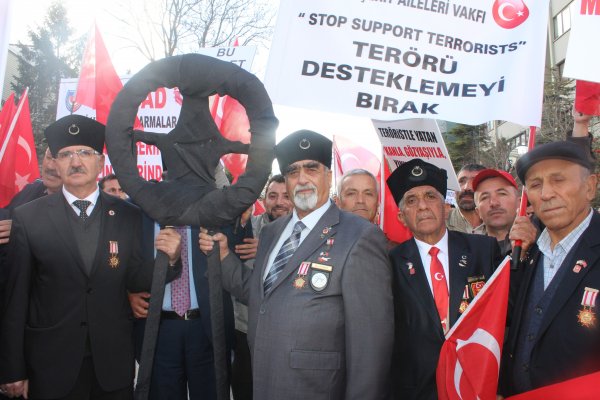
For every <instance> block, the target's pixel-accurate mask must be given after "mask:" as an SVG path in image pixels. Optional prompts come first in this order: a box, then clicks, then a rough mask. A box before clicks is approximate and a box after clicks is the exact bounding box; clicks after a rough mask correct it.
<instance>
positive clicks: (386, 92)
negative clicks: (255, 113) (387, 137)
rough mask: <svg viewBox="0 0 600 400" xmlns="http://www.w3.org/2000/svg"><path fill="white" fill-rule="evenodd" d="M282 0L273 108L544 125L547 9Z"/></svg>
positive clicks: (270, 75)
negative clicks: (291, 107) (281, 106)
mask: <svg viewBox="0 0 600 400" xmlns="http://www.w3.org/2000/svg"><path fill="white" fill-rule="evenodd" d="M526 3H527V4H525V3H522V2H521V0H480V1H476V2H474V1H472V0H448V1H439V0H328V1H323V0H302V1H299V0H282V1H281V6H280V10H279V16H278V21H277V26H276V29H275V34H274V38H273V43H272V46H271V51H270V55H269V63H268V66H267V73H266V78H265V85H266V87H267V90H268V92H269V94H270V96H271V98H272V100H273V102H274V103H275V104H281V105H287V106H293V107H302V108H310V109H317V110H325V111H331V112H340V113H346V114H352V115H355V116H362V117H368V118H372V119H380V120H397V119H406V118H418V117H421V118H435V119H443V120H448V121H455V122H461V123H465V124H473V125H474V124H480V123H484V122H486V121H490V120H506V121H511V122H515V123H518V124H521V125H536V126H539V125H540V121H541V110H542V92H543V80H544V61H545V53H546V26H547V20H548V0H536V1H532V0H527V1H526Z"/></svg>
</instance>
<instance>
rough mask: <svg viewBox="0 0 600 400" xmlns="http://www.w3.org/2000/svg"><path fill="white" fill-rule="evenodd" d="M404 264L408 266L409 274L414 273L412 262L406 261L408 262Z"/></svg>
mask: <svg viewBox="0 0 600 400" xmlns="http://www.w3.org/2000/svg"><path fill="white" fill-rule="evenodd" d="M406 266H407V267H408V273H409V274H411V275H414V274H415V269H414V267H413V263H411V262H408V263H406Z"/></svg>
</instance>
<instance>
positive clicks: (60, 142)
mask: <svg viewBox="0 0 600 400" xmlns="http://www.w3.org/2000/svg"><path fill="white" fill-rule="evenodd" d="M44 136H46V141H47V142H48V148H50V152H51V153H52V155H53V156H54V157H56V153H58V152H59V151H60V149H63V148H65V147H69V146H77V145H81V146H88V147H91V148H92V149H94V150H96V151H97V152H98V153H102V150H103V149H104V125H102V124H101V123H100V122H98V121H96V120H95V119H91V118H87V117H84V116H81V115H77V114H71V115H67V116H66V117H62V118H61V119H59V120H58V121H56V122H54V123H52V124H51V125H49V126H48V127H47V128H46V129H45V130H44Z"/></svg>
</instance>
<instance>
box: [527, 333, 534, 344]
mask: <svg viewBox="0 0 600 400" xmlns="http://www.w3.org/2000/svg"><path fill="white" fill-rule="evenodd" d="M534 339H535V335H534V334H533V333H530V334H529V335H527V340H529V341H530V342H531V341H532V340H534Z"/></svg>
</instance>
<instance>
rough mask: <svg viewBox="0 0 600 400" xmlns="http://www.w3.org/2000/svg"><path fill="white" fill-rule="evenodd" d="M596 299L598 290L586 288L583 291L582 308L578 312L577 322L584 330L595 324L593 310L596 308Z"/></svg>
mask: <svg viewBox="0 0 600 400" xmlns="http://www.w3.org/2000/svg"><path fill="white" fill-rule="evenodd" d="M596 297H598V289H593V288H589V287H586V288H585V289H584V291H583V298H582V299H581V305H582V306H583V307H582V309H581V310H579V314H578V315H577V320H578V321H579V324H580V325H581V326H583V327H586V328H591V327H593V326H594V325H595V324H596V313H595V312H594V308H595V307H596Z"/></svg>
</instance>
